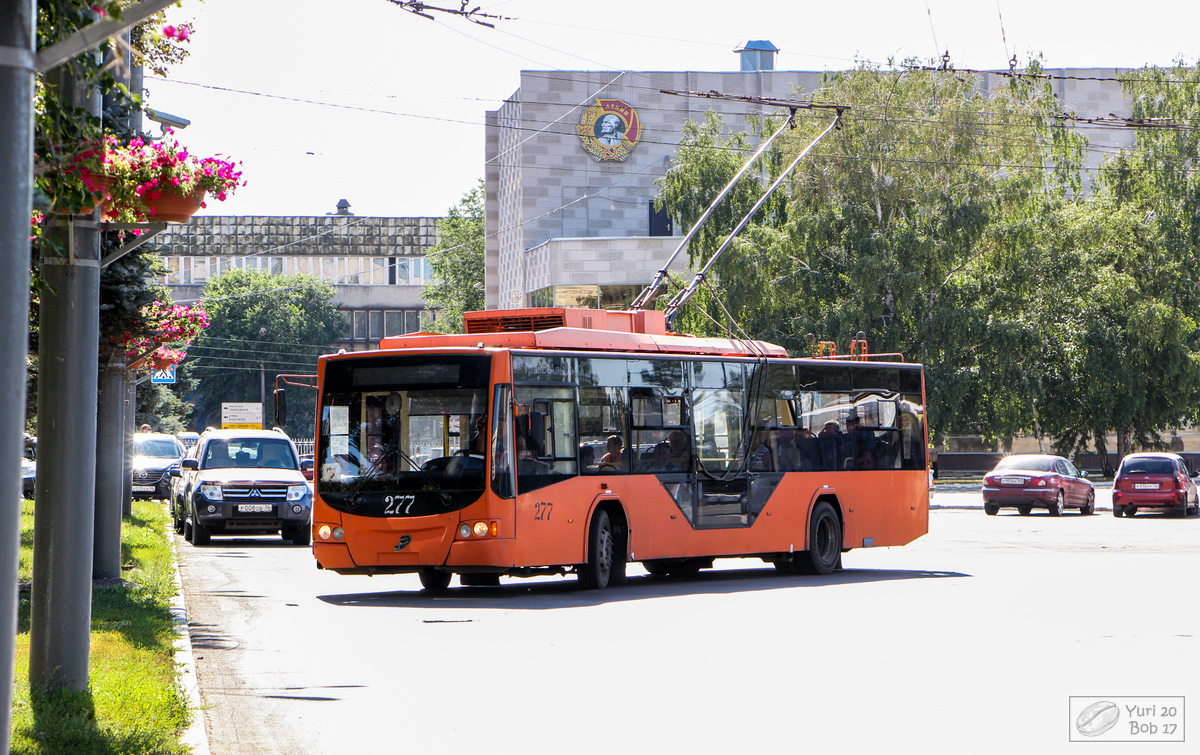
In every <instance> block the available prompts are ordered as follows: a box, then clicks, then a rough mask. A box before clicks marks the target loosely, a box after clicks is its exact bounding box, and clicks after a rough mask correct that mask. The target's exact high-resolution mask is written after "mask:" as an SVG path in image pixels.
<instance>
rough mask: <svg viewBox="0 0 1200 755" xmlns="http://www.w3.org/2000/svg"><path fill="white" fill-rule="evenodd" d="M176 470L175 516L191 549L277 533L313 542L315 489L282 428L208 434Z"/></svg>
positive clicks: (298, 541)
mask: <svg viewBox="0 0 1200 755" xmlns="http://www.w3.org/2000/svg"><path fill="white" fill-rule="evenodd" d="M181 467H182V468H181V469H179V470H178V471H172V472H171V474H172V476H173V477H176V479H175V480H174V483H173V485H172V494H171V518H172V520H173V521H174V524H175V531H176V532H179V533H182V534H183V536H184V537H185V538H186V539H187V540H188V542H190V543H191V544H192V545H205V544H207V543H208V541H209V537H210V536H211V535H214V534H222V533H223V534H230V533H236V532H247V531H259V532H262V531H278V532H280V533H281V534H282V535H283V539H284V540H291V541H292V542H293V543H295V544H296V545H308V544H309V543H311V542H312V490H311V488H309V485H308V481H307V480H305V479H304V475H303V474H301V472H300V457H299V454H297V453H296V446H295V445H293V444H292V441H291V439H290V438H288V436H287V435H285V434H284V433H283V431H281V430H214V429H211V428H210V429H208V430H205V431H204V432H203V433H202V434H201V435H200V441H199V442H198V443H197V444H196V445H195V446H193V447H192V448H190V449H188V454H187V456H186V457H185V458H184V459H183V461H182V463H181Z"/></svg>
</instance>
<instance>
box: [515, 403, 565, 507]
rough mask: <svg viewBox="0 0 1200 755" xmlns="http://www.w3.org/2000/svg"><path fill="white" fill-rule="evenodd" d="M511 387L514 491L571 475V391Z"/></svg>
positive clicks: (526, 490) (525, 491)
mask: <svg viewBox="0 0 1200 755" xmlns="http://www.w3.org/2000/svg"><path fill="white" fill-rule="evenodd" d="M513 390H514V392H515V395H516V405H517V415H516V426H517V430H516V432H517V435H516V439H517V451H518V453H517V490H518V491H520V492H522V493H527V492H529V491H531V490H536V489H538V488H541V487H545V486H546V485H550V484H552V483H555V482H558V481H559V480H562V479H565V478H567V477H571V476H574V475H575V474H576V473H577V469H578V458H577V447H578V443H577V442H576V440H575V437H576V436H575V390H574V389H573V388H567V387H563V386H544V385H538V386H527V385H518V386H516V387H515V388H514V389H513ZM522 444H523V445H524V452H523V453H522V449H521V446H522Z"/></svg>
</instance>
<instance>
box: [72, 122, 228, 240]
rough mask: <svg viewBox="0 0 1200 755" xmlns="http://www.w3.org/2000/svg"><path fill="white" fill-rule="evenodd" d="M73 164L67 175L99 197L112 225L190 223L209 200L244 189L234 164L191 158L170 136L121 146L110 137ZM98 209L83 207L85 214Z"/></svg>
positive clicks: (212, 159)
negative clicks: (76, 179) (210, 197)
mask: <svg viewBox="0 0 1200 755" xmlns="http://www.w3.org/2000/svg"><path fill="white" fill-rule="evenodd" d="M73 162H74V165H73V166H72V167H71V170H70V171H69V172H71V173H74V174H75V175H76V176H78V178H79V180H80V181H81V182H82V183H83V185H84V188H86V189H87V190H88V191H90V192H92V193H93V194H94V195H96V196H97V197H99V198H100V199H99V201H100V208H101V209H102V210H103V211H104V220H106V221H109V222H126V223H144V222H151V221H166V222H173V223H183V222H187V220H188V218H190V217H192V216H193V215H195V214H196V213H197V212H198V211H199V210H200V209H202V208H204V207H206V206H207V205H206V204H205V200H206V198H207V196H209V195H212V196H214V197H216V199H217V200H218V201H222V202H223V201H225V198H226V197H227V196H228V195H229V194H232V193H233V192H234V190H235V189H237V188H238V187H239V186H245V182H244V181H242V180H241V176H242V173H241V171H240V170H238V169H237V165H236V164H235V163H232V162H230V161H228V160H223V159H221V158H219V157H205V158H195V157H192V156H191V155H189V154H188V151H187V149H186V148H185V147H183V146H182V145H181V144H179V143H178V142H176V141H174V140H173V139H170V138H167V139H163V140H162V141H160V142H152V143H146V142H144V141H143V140H141V139H134V140H133V141H132V142H130V143H129V144H128V145H125V146H123V145H121V144H119V143H118V142H117V141H116V140H115V139H113V138H112V137H106V138H105V140H104V142H103V143H102V144H97V145H94V146H93V147H92V148H89V149H85V150H82V151H81V152H80V153H79V154H78V155H76V157H75V158H74V161H73ZM94 209H95V207H94V206H93V207H85V208H84V209H83V212H85V213H86V212H92V211H93V210H94Z"/></svg>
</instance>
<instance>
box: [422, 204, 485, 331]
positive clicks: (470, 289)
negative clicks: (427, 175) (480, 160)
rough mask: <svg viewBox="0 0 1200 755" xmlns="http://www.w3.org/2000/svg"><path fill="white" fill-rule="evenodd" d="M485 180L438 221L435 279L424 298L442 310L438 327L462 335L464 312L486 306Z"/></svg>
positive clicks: (431, 258) (433, 259) (430, 257)
mask: <svg viewBox="0 0 1200 755" xmlns="http://www.w3.org/2000/svg"><path fill="white" fill-rule="evenodd" d="M483 199H484V188H483V181H482V180H481V181H479V183H478V184H477V185H476V186H475V188H474V189H472V190H471V191H469V192H467V193H466V194H464V195H463V197H462V199H461V200H459V203H458V204H457V205H456V206H454V207H451V208H450V210H449V212H448V213H447V214H446V217H444V218H442V219H441V220H439V221H438V243H437V246H435V247H434V248H433V249H432V250H431V251H430V252H429V255H428V260H429V263H430V266H431V267H432V269H433V276H432V278H433V280H432V282H430V283H427V284H426V285H425V288H424V291H423V295H424V297H425V301H426V302H427V303H428V304H429V306H431V307H434V308H436V309H438V310H439V313H438V320H437V323H436V325H435V327H436V328H437V329H438V330H440V331H441V332H444V333H461V332H462V331H463V321H462V316H463V313H464V312H474V311H477V310H481V309H483V307H484V287H483V286H484V282H483V281H484V258H483V240H484V231H483Z"/></svg>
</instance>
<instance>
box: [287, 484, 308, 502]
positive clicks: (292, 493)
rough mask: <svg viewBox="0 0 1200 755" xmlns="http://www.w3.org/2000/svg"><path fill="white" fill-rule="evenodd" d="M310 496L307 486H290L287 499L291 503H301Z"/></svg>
mask: <svg viewBox="0 0 1200 755" xmlns="http://www.w3.org/2000/svg"><path fill="white" fill-rule="evenodd" d="M307 494H308V486H307V485H288V492H287V499H288V500H289V501H300V500H303V499H304V496H305V495H307Z"/></svg>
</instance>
